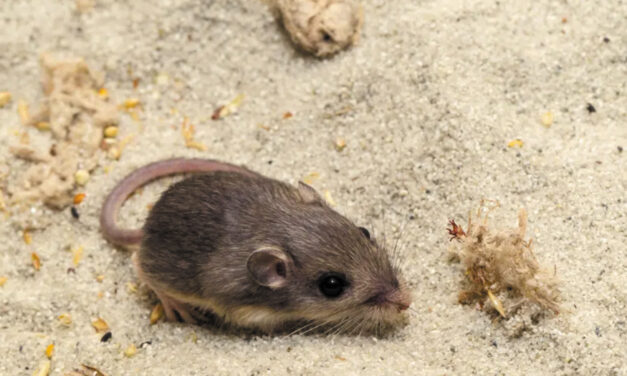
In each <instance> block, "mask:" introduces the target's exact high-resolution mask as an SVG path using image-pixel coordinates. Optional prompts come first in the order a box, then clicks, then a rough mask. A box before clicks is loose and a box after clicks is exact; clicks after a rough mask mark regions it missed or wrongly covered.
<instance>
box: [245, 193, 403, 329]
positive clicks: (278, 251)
mask: <svg viewBox="0 0 627 376" xmlns="http://www.w3.org/2000/svg"><path fill="white" fill-rule="evenodd" d="M298 192H299V196H300V200H299V202H298V203H297V205H298V206H299V207H298V208H297V209H298V210H290V211H289V212H290V213H294V214H293V217H292V218H290V221H289V222H290V225H289V226H285V228H284V232H285V234H286V236H285V237H284V238H283V242H282V243H281V244H276V245H272V246H265V247H260V248H259V249H257V250H255V251H254V252H252V253H251V255H250V256H249V258H248V260H247V269H248V273H249V275H250V277H251V278H252V279H253V280H254V282H255V283H257V284H258V285H260V286H262V287H265V288H267V289H269V291H268V294H267V297H268V299H267V301H272V302H276V304H277V306H278V307H280V308H281V310H287V311H289V312H291V313H292V316H293V317H292V318H291V319H293V320H296V321H303V320H304V321H309V322H314V323H317V324H321V325H322V326H328V327H330V328H332V329H333V330H340V331H344V332H361V331H376V332H379V331H380V330H383V329H386V328H389V327H393V326H395V325H397V324H399V323H401V322H402V321H403V318H404V315H403V313H404V311H405V310H406V309H407V308H409V305H410V304H411V296H410V294H409V291H408V289H407V287H406V284H405V282H404V280H403V279H402V276H401V275H400V272H399V270H398V268H397V267H395V266H393V265H392V263H391V262H390V258H389V254H388V252H387V251H386V250H385V249H384V248H383V247H381V246H380V245H379V244H378V243H377V242H376V240H375V239H374V238H372V237H371V236H370V233H369V231H368V230H366V229H365V228H362V227H357V226H356V225H354V224H353V223H352V222H351V221H349V220H348V219H346V218H345V217H343V216H342V215H340V214H339V213H337V212H335V211H334V210H332V209H331V208H329V207H328V206H327V205H326V204H325V202H324V200H322V199H321V198H320V197H319V195H318V194H317V193H316V192H315V191H314V190H313V188H311V187H309V186H307V185H306V184H304V183H300V185H299V189H298ZM294 223H298V226H294Z"/></svg>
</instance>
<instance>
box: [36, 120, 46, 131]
mask: <svg viewBox="0 0 627 376" xmlns="http://www.w3.org/2000/svg"><path fill="white" fill-rule="evenodd" d="M35 127H36V128H37V129H39V130H40V131H49V130H50V123H48V122H47V121H40V122H39V123H37V124H35Z"/></svg>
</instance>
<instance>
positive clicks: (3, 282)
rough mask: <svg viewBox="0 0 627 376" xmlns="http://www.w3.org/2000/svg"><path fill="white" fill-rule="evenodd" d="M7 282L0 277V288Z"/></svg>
mask: <svg viewBox="0 0 627 376" xmlns="http://www.w3.org/2000/svg"><path fill="white" fill-rule="evenodd" d="M8 280H9V278H8V277H0V287H2V286H4V284H5V283H7V281H8Z"/></svg>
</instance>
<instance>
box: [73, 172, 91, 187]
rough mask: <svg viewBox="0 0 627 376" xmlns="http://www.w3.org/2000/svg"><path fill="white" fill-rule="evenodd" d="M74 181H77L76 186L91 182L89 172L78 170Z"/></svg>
mask: <svg viewBox="0 0 627 376" xmlns="http://www.w3.org/2000/svg"><path fill="white" fill-rule="evenodd" d="M74 180H76V184H78V185H85V184H87V181H88V180H89V172H88V171H87V170H78V171H76V173H75V174H74Z"/></svg>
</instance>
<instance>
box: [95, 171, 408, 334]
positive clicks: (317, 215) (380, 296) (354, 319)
mask: <svg viewBox="0 0 627 376" xmlns="http://www.w3.org/2000/svg"><path fill="white" fill-rule="evenodd" d="M191 172H193V173H198V174H194V175H192V176H190V177H188V178H186V179H184V180H182V181H180V182H178V183H175V184H173V185H172V186H170V187H169V188H168V189H167V190H166V191H165V192H164V193H163V194H162V195H161V197H160V198H159V200H158V201H157V202H156V203H155V205H154V206H153V207H152V209H151V211H150V213H149V215H148V218H147V220H146V222H145V224H144V226H143V229H141V230H124V229H120V228H118V227H117V226H116V222H115V221H116V216H117V212H118V209H119V208H120V206H121V205H122V203H123V202H124V201H125V200H126V198H127V197H128V196H129V195H130V194H131V193H133V191H135V190H136V189H137V188H139V187H140V186H142V185H144V184H146V183H148V182H149V181H151V180H154V179H156V178H159V177H163V176H166V175H171V174H181V173H191ZM100 223H101V229H102V232H103V234H104V236H105V237H106V238H107V239H108V240H109V241H111V242H112V243H115V244H118V245H125V246H133V245H138V244H139V245H140V248H139V250H138V251H137V252H135V254H134V255H133V261H134V264H135V268H136V271H137V273H138V275H139V278H140V279H141V280H142V281H143V282H144V283H146V284H147V285H148V286H149V287H150V288H151V289H152V290H154V292H155V293H156V294H157V296H158V297H159V299H160V300H161V303H162V305H163V308H164V311H165V314H166V317H167V318H168V319H169V320H176V319H177V314H178V316H179V317H180V318H181V319H183V320H184V321H186V322H197V321H199V320H201V319H202V315H201V313H200V311H209V312H211V313H213V314H214V315H215V316H216V317H218V318H220V319H221V320H223V322H224V323H229V324H233V325H236V326H239V327H246V328H256V329H260V330H262V331H265V332H273V331H280V330H282V329H284V328H288V327H290V325H294V324H306V325H310V327H313V326H317V325H320V326H322V327H325V326H329V327H331V326H333V329H334V330H336V329H338V330H344V331H362V330H365V331H379V330H380V329H385V328H390V327H394V326H396V325H397V324H399V323H400V322H402V321H403V320H402V319H403V314H404V311H405V310H406V309H407V308H408V307H409V305H410V304H411V297H410V293H409V291H408V289H407V287H406V284H405V282H404V280H403V279H402V278H401V275H400V273H399V270H398V268H397V267H395V266H393V265H392V263H391V262H390V256H389V254H388V252H387V251H386V250H385V249H384V248H383V247H382V246H381V245H379V244H378V243H377V242H376V241H375V240H374V239H373V238H371V237H370V234H369V232H368V230H366V229H365V228H361V227H357V226H356V225H355V224H353V223H352V222H351V221H350V220H348V219H347V218H345V217H343V216H342V215H340V214H339V213H337V212H336V211H334V210H333V209H331V208H330V207H329V206H328V205H327V204H326V203H325V201H324V200H323V199H322V198H321V197H320V196H319V195H318V193H316V191H315V190H314V189H313V188H312V187H310V186H308V185H307V184H305V183H302V182H299V184H298V187H293V186H291V185H288V184H285V183H282V182H280V181H277V180H274V179H270V178H267V177H264V176H262V175H260V174H258V173H255V172H253V171H250V170H248V169H246V168H245V167H239V166H236V165H232V164H228V163H224V162H219V161H214V160H202V159H171V160H165V161H160V162H155V163H152V164H149V165H146V166H144V167H141V168H139V169H138V170H136V171H134V172H133V173H131V174H130V175H128V176H127V177H126V178H125V179H124V180H122V182H121V183H119V184H118V185H117V186H116V187H115V188H114V190H113V191H112V192H111V193H110V194H109V196H108V197H107V199H106V201H105V203H104V205H103V208H102V213H101V216H100Z"/></svg>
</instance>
